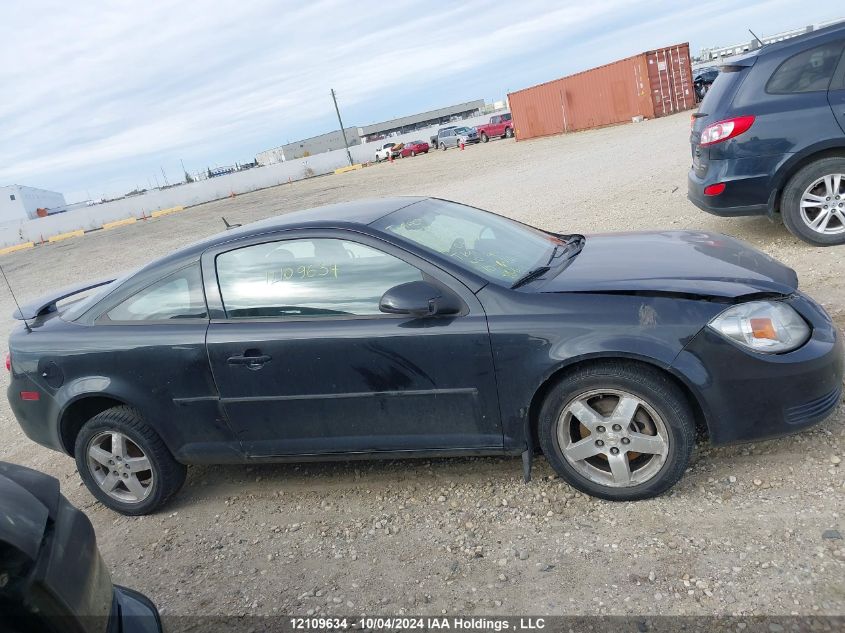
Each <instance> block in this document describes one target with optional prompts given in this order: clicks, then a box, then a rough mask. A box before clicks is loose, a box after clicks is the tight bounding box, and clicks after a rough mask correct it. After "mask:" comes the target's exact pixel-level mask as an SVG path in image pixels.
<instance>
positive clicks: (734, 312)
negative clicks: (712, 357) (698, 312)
mask: <svg viewBox="0 0 845 633" xmlns="http://www.w3.org/2000/svg"><path fill="white" fill-rule="evenodd" d="M708 325H709V326H710V327H711V328H712V329H714V330H716V331H717V332H719V333H720V334H721V335H722V336H724V337H726V338H729V339H731V340H732V341H736V342H737V343H739V344H740V345H743V346H745V347H747V348H749V349H753V350H754V351H756V352H769V353H777V352H788V351H791V350H794V349H796V348H798V347H801V346H802V345H803V344H804V343H806V342H807V339H809V338H810V327H809V326H808V325H807V323H806V322H805V321H804V319H802V318H801V316H800V315H799V314H798V313H797V312H796V311H795V310H794V309H792V307H790V306H789V305H787V304H785V303H781V302H777V301H751V302H749V303H740V304H739V305H735V306H732V307H730V308H728V309H727V310H725V311H724V312H722V313H721V314H720V315H719V316H717V317H716V318H715V319H713V320H712V321H710V323H709V324H708Z"/></svg>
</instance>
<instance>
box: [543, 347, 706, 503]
mask: <svg viewBox="0 0 845 633" xmlns="http://www.w3.org/2000/svg"><path fill="white" fill-rule="evenodd" d="M694 429H695V424H694V420H693V415H692V412H691V411H690V408H689V404H688V403H687V401H686V398H685V397H684V395H683V393H681V392H680V391H679V389H678V388H677V387H676V386H675V385H674V384H673V383H672V382H671V381H670V380H669V379H668V378H667V377H666V376H664V375H662V374H661V373H660V372H659V371H657V370H654V369H651V368H650V367H644V366H639V365H632V364H628V363H623V362H614V361H608V362H606V363H602V364H599V365H592V366H587V367H585V368H582V369H579V370H576V371H575V372H573V373H572V374H571V375H569V376H568V377H566V378H565V379H564V380H563V381H561V382H560V383H558V385H557V386H556V387H555V388H553V389H552V391H551V393H550V394H549V396H548V397H547V399H546V401H545V403H544V404H543V408H542V410H541V412H540V427H539V436H540V443H541V445H542V447H543V452H544V454H545V455H546V459H547V460H548V461H549V463H550V464H551V466H552V467H553V468H554V469H555V471H557V473H558V474H559V475H560V476H561V477H563V478H564V479H566V481H567V482H569V483H570V484H571V485H572V486H574V487H575V488H577V489H579V490H581V491H583V492H586V493H587V494H590V495H593V496H596V497H601V498H603V499H610V500H614V501H631V500H634V499H644V498H648V497H653V496H656V495H658V494H660V493H662V492H664V491H665V490H668V489H669V488H670V487H671V486H672V485H674V484H675V482H676V481H677V480H678V479H679V478H680V477H681V475H682V474H683V472H684V469H685V468H686V466H687V463H688V462H689V457H690V454H691V452H692V448H693V443H694V435H695V430H694Z"/></svg>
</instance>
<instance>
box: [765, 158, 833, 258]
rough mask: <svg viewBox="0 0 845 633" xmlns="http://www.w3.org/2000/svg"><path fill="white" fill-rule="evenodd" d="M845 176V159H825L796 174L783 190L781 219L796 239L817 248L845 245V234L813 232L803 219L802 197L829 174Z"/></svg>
mask: <svg viewBox="0 0 845 633" xmlns="http://www.w3.org/2000/svg"><path fill="white" fill-rule="evenodd" d="M833 173H840V174H845V158H839V157H835V156H834V157H830V158H823V159H821V160H818V161H816V162H814V163H811V164H809V165H807V166H806V167H804V168H802V169H801V170H800V171H798V173H797V174H795V175H794V176H793V177H792V178H791V179H790V180H789V182H788V183H787V185H786V187H785V188H784V190H783V198H782V199H781V217H782V218H783V223H784V225H786V228H787V229H788V230H789V232H790V233H792V234H793V235H794V236H795V237H797V238H799V239H801V240H803V241H805V242H808V243H810V244H813V245H815V246H837V245H839V244H845V233H840V234H838V235H823V234H822V233H817V232H816V231H814V230H812V229H811V228H810V227H809V226H807V225H806V224H805V223H804V220H802V219H801V196H802V195H803V194H804V190H805V189H807V187H809V186H810V184H811V183H813V182H814V181H816V180H818V179H819V178H821V177H822V176H826V175H828V174H833Z"/></svg>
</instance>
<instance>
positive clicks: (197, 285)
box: [106, 264, 208, 321]
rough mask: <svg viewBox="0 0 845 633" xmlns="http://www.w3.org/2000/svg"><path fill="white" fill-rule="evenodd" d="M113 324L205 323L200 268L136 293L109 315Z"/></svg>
mask: <svg viewBox="0 0 845 633" xmlns="http://www.w3.org/2000/svg"><path fill="white" fill-rule="evenodd" d="M106 316H107V317H108V320H110V321H168V320H171V319H205V318H207V316H208V312H207V311H206V307H205V295H204V293H203V289H202V278H201V275H200V268H199V264H194V265H192V266H189V267H187V268H183V269H182V270H179V271H177V272H175V273H173V274H171V275H168V276H167V277H165V278H164V279H161V280H160V281H157V282H155V283H154V284H151V285H149V286H147V287H146V288H144V289H143V290H140V291H138V292H136V293H135V294H134V295H132V296H131V297H129V298H128V299H126V300H125V301H123V302H122V303H119V304H118V305H117V306H115V307H114V308H112V309H111V310H109V311H108V312H107V313H106Z"/></svg>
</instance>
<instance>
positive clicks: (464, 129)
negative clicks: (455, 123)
mask: <svg viewBox="0 0 845 633" xmlns="http://www.w3.org/2000/svg"><path fill="white" fill-rule="evenodd" d="M470 131H471V130H470V129H469V128H468V127H459V128H455V134H467V133H469V132H470Z"/></svg>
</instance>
